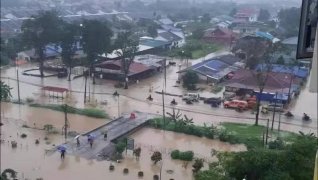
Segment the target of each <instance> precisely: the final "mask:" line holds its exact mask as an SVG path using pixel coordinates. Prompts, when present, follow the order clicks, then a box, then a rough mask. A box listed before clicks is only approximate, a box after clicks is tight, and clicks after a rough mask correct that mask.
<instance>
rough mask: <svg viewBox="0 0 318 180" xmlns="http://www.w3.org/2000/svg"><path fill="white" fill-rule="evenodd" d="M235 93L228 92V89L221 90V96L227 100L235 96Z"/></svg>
mask: <svg viewBox="0 0 318 180" xmlns="http://www.w3.org/2000/svg"><path fill="white" fill-rule="evenodd" d="M235 95H236V94H235V92H228V91H224V92H223V98H224V99H227V100H228V99H231V98H233V97H235Z"/></svg>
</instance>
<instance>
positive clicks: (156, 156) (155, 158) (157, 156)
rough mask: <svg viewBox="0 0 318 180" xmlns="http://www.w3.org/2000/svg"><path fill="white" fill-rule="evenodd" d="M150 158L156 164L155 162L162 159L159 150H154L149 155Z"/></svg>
mask: <svg viewBox="0 0 318 180" xmlns="http://www.w3.org/2000/svg"><path fill="white" fill-rule="evenodd" d="M151 160H152V161H153V162H154V164H157V162H159V161H161V160H162V155H161V152H159V151H155V152H154V153H153V154H152V156H151Z"/></svg>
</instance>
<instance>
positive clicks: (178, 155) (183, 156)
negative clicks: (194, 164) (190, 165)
mask: <svg viewBox="0 0 318 180" xmlns="http://www.w3.org/2000/svg"><path fill="white" fill-rule="evenodd" d="M193 155H194V154H193V151H184V152H182V151H179V150H173V151H172V152H171V154H170V156H171V158H172V159H180V160H183V161H192V160H193Z"/></svg>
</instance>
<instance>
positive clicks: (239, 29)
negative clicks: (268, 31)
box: [232, 23, 260, 36]
mask: <svg viewBox="0 0 318 180" xmlns="http://www.w3.org/2000/svg"><path fill="white" fill-rule="evenodd" d="M233 24H234V23H233ZM232 29H233V32H235V33H238V34H240V35H242V36H243V35H250V34H255V33H256V32H257V31H259V30H260V27H259V25H258V24H256V23H244V24H240V23H239V24H237V23H236V24H235V26H234V27H233V28H232Z"/></svg>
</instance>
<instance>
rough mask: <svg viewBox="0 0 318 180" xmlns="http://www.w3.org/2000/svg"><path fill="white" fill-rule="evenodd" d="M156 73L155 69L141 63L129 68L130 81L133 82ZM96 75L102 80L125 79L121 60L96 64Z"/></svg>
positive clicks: (133, 63)
mask: <svg viewBox="0 0 318 180" xmlns="http://www.w3.org/2000/svg"><path fill="white" fill-rule="evenodd" d="M154 71H155V69H154V68H151V67H150V66H147V65H145V64H142V63H139V62H132V63H131V65H130V67H129V73H128V80H129V81H130V82H132V81H134V80H139V79H143V78H146V77H149V75H150V74H152V73H153V72H154ZM94 74H95V75H96V77H99V78H101V79H113V80H123V79H124V78H125V76H124V73H123V72H122V64H121V61H120V60H111V61H104V62H102V63H99V64H96V65H95V67H94Z"/></svg>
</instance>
